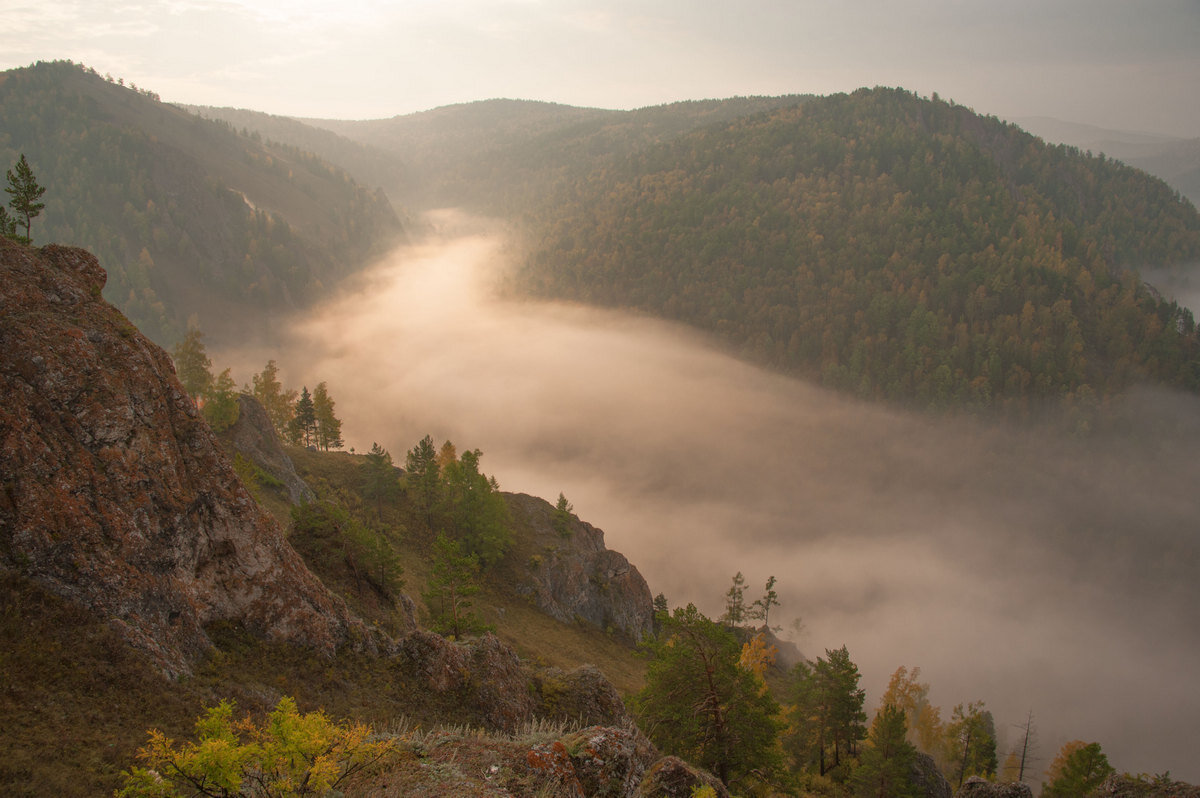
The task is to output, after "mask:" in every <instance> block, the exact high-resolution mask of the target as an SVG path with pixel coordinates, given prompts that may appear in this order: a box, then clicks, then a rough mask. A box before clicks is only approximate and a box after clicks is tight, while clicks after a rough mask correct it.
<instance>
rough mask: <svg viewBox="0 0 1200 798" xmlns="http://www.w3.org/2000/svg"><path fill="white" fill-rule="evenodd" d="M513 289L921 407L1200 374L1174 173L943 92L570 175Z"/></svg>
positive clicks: (896, 98) (1071, 402) (1006, 402)
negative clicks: (1089, 149)
mask: <svg viewBox="0 0 1200 798" xmlns="http://www.w3.org/2000/svg"><path fill="white" fill-rule="evenodd" d="M531 231H532V238H533V242H532V243H531V245H530V253H529V256H528V258H527V260H526V264H525V267H524V269H523V271H522V274H521V275H520V278H519V281H518V288H519V289H520V290H522V291H527V292H530V293H533V294H535V295H538V296H543V297H557V298H567V299H572V300H578V301H583V302H588V303H592V304H600V305H608V306H617V307H629V308H636V309H640V310H644V311H648V312H651V313H654V314H656V315H660V316H664V317H666V318H670V319H675V320H678V321H682V322H685V323H687V324H691V325H694V326H696V327H699V328H701V329H705V330H709V331H711V332H713V333H715V334H716V335H718V336H719V337H720V338H721V339H723V340H724V341H726V342H727V343H728V344H730V345H731V346H733V347H734V348H735V349H736V350H737V351H738V352H740V353H741V354H743V355H744V356H748V357H750V358H751V359H753V360H755V361H758V362H760V363H764V364H767V365H770V366H773V367H777V368H780V369H783V370H786V371H789V372H793V373H797V374H801V375H804V376H807V377H810V378H817V379H819V380H820V381H821V382H823V383H824V384H826V385H829V386H832V387H835V388H838V389H841V390H844V391H847V392H850V393H853V394H855V395H858V396H860V397H863V398H868V399H882V400H888V401H893V402H898V403H903V404H908V405H913V406H916V407H920V408H933V409H943V408H951V407H956V408H964V407H965V408H968V409H979V410H986V409H1001V410H1003V411H1007V412H1010V413H1013V414H1017V415H1025V414H1027V413H1029V412H1030V411H1031V409H1032V407H1033V406H1034V403H1035V402H1039V401H1045V400H1050V401H1052V402H1059V403H1061V404H1063V405H1066V406H1067V407H1071V408H1075V409H1077V411H1078V412H1079V413H1080V414H1081V416H1082V418H1083V423H1086V417H1087V413H1088V412H1089V411H1090V410H1091V409H1092V408H1094V406H1095V405H1096V404H1097V403H1099V402H1101V401H1103V399H1104V398H1105V397H1107V396H1109V395H1111V394H1113V393H1116V392H1118V391H1120V390H1122V389H1123V388H1125V387H1127V386H1128V385H1130V384H1131V383H1133V382H1134V381H1136V380H1139V379H1153V380H1158V381H1162V382H1165V383H1167V384H1171V385H1176V386H1181V387H1184V388H1186V389H1188V390H1193V391H1195V390H1200V343H1198V341H1197V337H1196V327H1195V321H1194V319H1193V317H1192V314H1191V313H1190V312H1189V311H1188V310H1186V309H1184V308H1181V307H1179V306H1178V305H1176V304H1175V303H1173V302H1170V301H1166V300H1164V299H1163V298H1161V297H1160V296H1158V295H1157V294H1156V293H1155V292H1154V291H1153V290H1151V289H1149V288H1148V287H1146V286H1145V285H1144V284H1143V283H1142V281H1141V279H1140V277H1139V276H1138V269H1139V268H1142V267H1145V266H1155V267H1167V268H1171V267H1177V268H1182V267H1184V266H1185V265H1187V264H1188V263H1189V262H1193V261H1195V260H1196V259H1197V258H1198V257H1200V216H1198V215H1197V213H1196V210H1195V208H1193V207H1192V205H1191V204H1190V203H1189V202H1187V201H1186V200H1183V199H1182V198H1181V197H1180V196H1179V195H1178V192H1176V191H1174V190H1172V189H1171V188H1169V187H1168V186H1167V185H1166V184H1164V183H1163V182H1162V181H1160V180H1157V179H1154V178H1150V177H1148V176H1146V175H1145V174H1143V173H1141V172H1139V171H1137V170H1135V169H1132V168H1129V167H1126V166H1124V165H1123V164H1121V163H1119V162H1116V161H1111V160H1108V159H1106V158H1104V157H1103V156H1098V157H1092V156H1089V155H1085V154H1083V153H1080V152H1079V151H1077V150H1072V149H1070V148H1066V147H1051V146H1048V145H1046V144H1045V143H1044V142H1042V141H1041V140H1040V139H1037V138H1035V137H1033V136H1030V135H1028V134H1026V133H1024V132H1023V131H1021V130H1020V129H1019V128H1017V127H1015V126H1012V125H1007V124H1005V123H1003V122H1000V121H999V120H996V119H994V118H985V117H981V116H978V115H976V114H975V113H974V112H972V111H971V110H969V109H967V108H965V107H961V106H956V105H953V104H951V103H947V102H944V101H942V100H939V99H936V98H934V99H932V100H925V99H921V98H919V97H916V96H914V95H912V94H910V93H908V92H906V91H903V90H898V89H896V90H893V89H874V90H860V91H858V92H855V93H854V94H852V95H835V96H830V97H825V98H819V99H813V100H809V101H807V102H805V103H803V104H802V105H796V106H793V107H790V108H785V109H781V110H775V111H772V112H768V113H763V114H760V115H756V116H750V117H746V118H743V119H740V120H737V121H734V122H732V123H729V124H725V125H717V126H713V127H708V128H705V129H702V130H699V131H696V132H693V133H690V134H687V135H683V136H680V137H678V138H676V139H674V140H672V141H670V142H667V143H663V144H660V145H657V146H652V147H647V148H644V149H642V150H640V151H638V152H636V153H634V154H632V155H630V156H629V157H627V158H625V159H622V160H621V161H620V162H618V163H614V164H613V165H611V166H607V167H603V168H600V169H597V170H594V171H593V172H592V173H590V174H588V175H586V176H585V177H582V178H578V179H576V180H574V181H573V182H570V183H569V184H566V185H563V186H562V187H561V190H560V191H559V192H558V193H557V194H556V196H555V201H554V202H551V203H548V204H547V206H546V207H545V208H543V209H542V210H541V211H540V213H539V214H538V217H537V219H536V220H535V221H534V222H532V224H531Z"/></svg>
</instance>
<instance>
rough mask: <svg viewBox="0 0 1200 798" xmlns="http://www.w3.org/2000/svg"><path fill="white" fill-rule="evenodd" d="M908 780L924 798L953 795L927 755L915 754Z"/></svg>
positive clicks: (939, 797)
mask: <svg viewBox="0 0 1200 798" xmlns="http://www.w3.org/2000/svg"><path fill="white" fill-rule="evenodd" d="M909 779H910V781H911V782H912V784H913V786H914V787H916V788H917V791H918V792H919V793H920V794H921V795H923V796H925V798H950V797H951V796H952V795H953V794H954V790H952V789H951V788H950V782H948V781H946V777H945V776H943V775H942V771H940V770H938V766H937V763H936V762H934V761H933V757H931V756H930V755H929V754H925V753H921V752H920V751H918V752H917V755H916V756H915V757H913V761H912V766H911V768H910V769H909Z"/></svg>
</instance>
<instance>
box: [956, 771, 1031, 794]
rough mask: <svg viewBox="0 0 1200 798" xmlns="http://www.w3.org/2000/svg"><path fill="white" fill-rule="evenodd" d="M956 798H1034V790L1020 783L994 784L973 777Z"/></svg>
mask: <svg viewBox="0 0 1200 798" xmlns="http://www.w3.org/2000/svg"><path fill="white" fill-rule="evenodd" d="M954 798H1033V790H1031V789H1030V788H1029V785H1028V784H1023V783H1021V782H1019V781H1014V782H992V781H987V780H986V779H981V778H979V777H978V776H972V777H971V778H969V779H967V782H966V784H964V785H963V786H962V787H960V788H959V790H958V792H956V793H955V794H954Z"/></svg>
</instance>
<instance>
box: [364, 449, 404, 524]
mask: <svg viewBox="0 0 1200 798" xmlns="http://www.w3.org/2000/svg"><path fill="white" fill-rule="evenodd" d="M399 489H400V482H399V480H398V479H397V476H396V467H395V466H394V465H393V464H392V456H391V454H389V453H388V450H387V449H385V448H383V447H382V446H380V445H379V444H378V443H372V444H371V451H370V452H368V453H367V455H366V460H365V461H364V462H363V464H362V493H363V498H365V499H367V500H369V501H374V502H375V511H376V514H377V515H378V516H379V518H380V519H381V520H382V519H383V505H384V503H385V502H388V501H391V499H392V498H393V497H395V495H396V493H397V492H399Z"/></svg>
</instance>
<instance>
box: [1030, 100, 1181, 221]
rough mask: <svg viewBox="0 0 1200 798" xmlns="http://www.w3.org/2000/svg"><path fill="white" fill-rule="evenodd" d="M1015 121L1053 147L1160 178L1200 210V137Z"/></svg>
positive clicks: (1034, 119) (1048, 120) (1057, 121)
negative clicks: (1071, 149) (1118, 162)
mask: <svg viewBox="0 0 1200 798" xmlns="http://www.w3.org/2000/svg"><path fill="white" fill-rule="evenodd" d="M1013 121H1014V122H1016V123H1017V124H1019V125H1020V126H1021V127H1023V128H1025V129H1026V130H1028V131H1029V132H1030V133H1033V134H1034V135H1036V136H1041V137H1042V138H1043V139H1045V140H1046V141H1047V142H1050V143H1051V144H1066V145H1069V146H1071V147H1078V148H1079V149H1081V150H1085V151H1090V152H1095V153H1101V152H1102V153H1105V154H1106V155H1109V156H1111V157H1113V158H1119V159H1120V160H1122V161H1124V162H1125V163H1127V164H1129V165H1130V166H1136V167H1137V168H1138V169H1142V170H1144V171H1146V172H1149V173H1150V174H1152V175H1154V176H1156V177H1161V178H1162V179H1163V180H1165V181H1167V183H1169V184H1170V185H1172V186H1174V187H1175V188H1176V189H1178V190H1179V191H1180V193H1182V194H1183V195H1184V196H1185V197H1187V198H1188V199H1190V200H1191V201H1192V204H1193V205H1196V206H1197V207H1200V136H1197V137H1194V138H1179V137H1174V136H1165V135H1160V134H1156V133H1139V132H1136V131H1124V130H1108V129H1105V128H1099V127H1095V126H1093V125H1080V124H1076V123H1072V122H1063V121H1062V120H1060V119H1053V118H1051V117H1028V118H1021V119H1015V120H1013Z"/></svg>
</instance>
